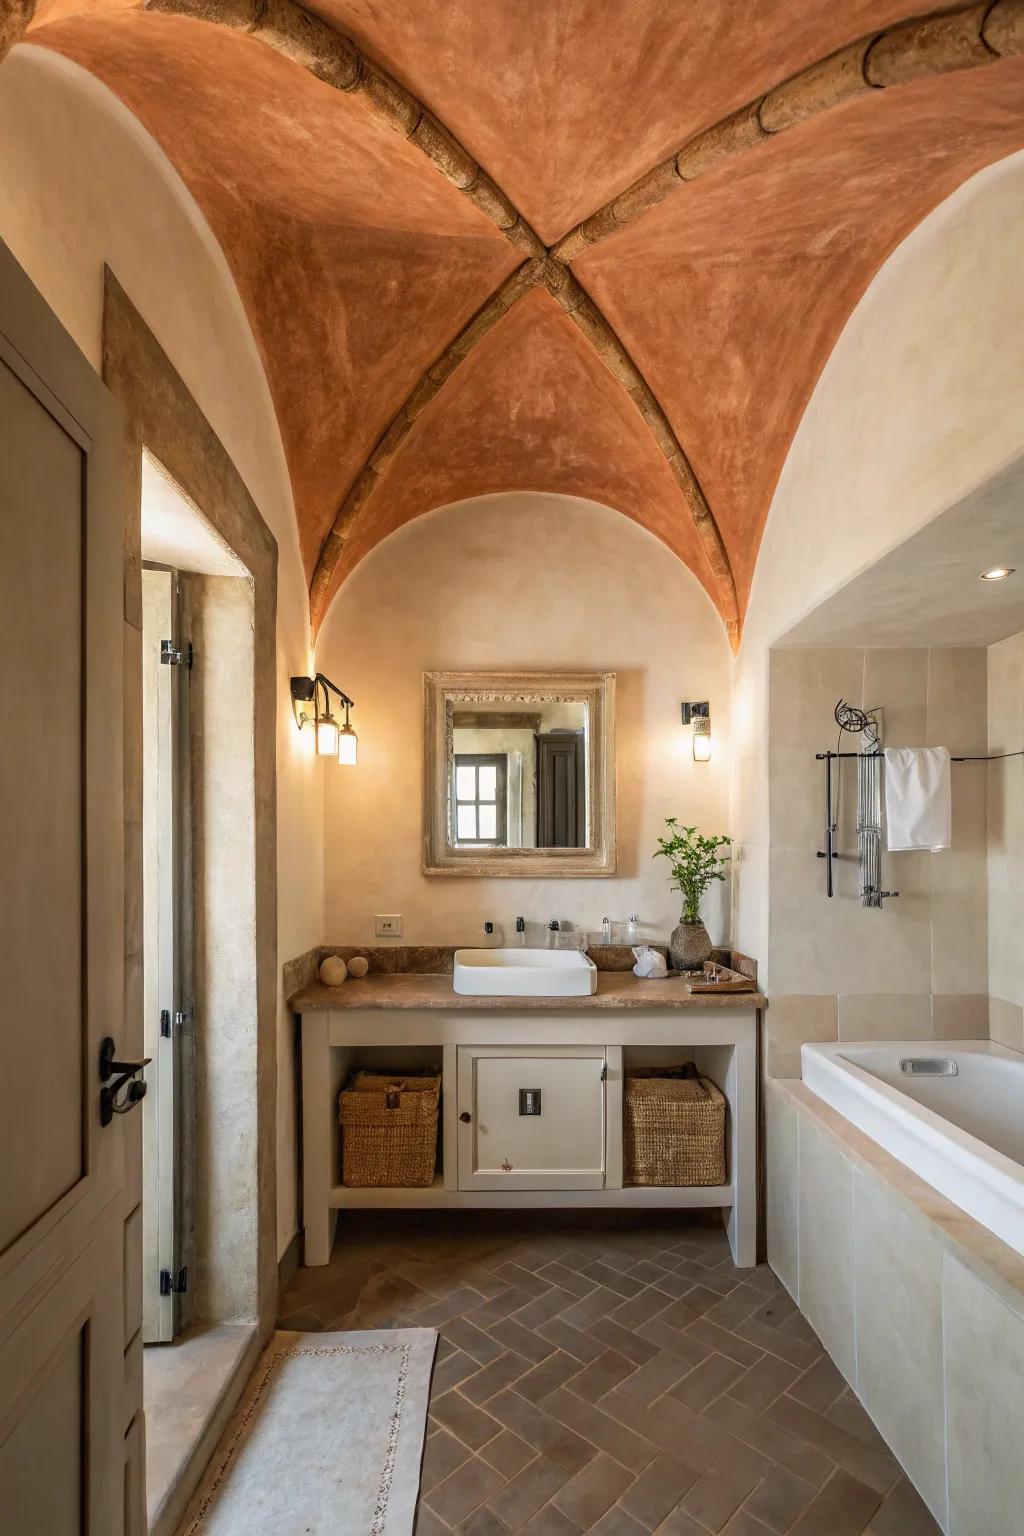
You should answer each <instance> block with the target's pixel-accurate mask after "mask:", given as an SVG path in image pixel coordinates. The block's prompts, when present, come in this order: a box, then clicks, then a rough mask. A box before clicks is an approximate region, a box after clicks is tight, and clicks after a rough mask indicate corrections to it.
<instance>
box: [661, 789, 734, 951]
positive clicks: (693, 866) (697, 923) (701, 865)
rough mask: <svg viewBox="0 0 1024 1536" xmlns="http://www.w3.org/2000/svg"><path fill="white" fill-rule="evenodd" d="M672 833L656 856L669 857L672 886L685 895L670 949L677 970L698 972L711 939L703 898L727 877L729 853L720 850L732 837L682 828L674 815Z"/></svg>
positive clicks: (668, 820)
mask: <svg viewBox="0 0 1024 1536" xmlns="http://www.w3.org/2000/svg"><path fill="white" fill-rule="evenodd" d="M665 825H666V827H668V832H669V835H668V836H667V837H659V838H658V848H657V851H656V852H655V853H654V855H653V857H654V858H656V859H668V860H669V861H670V867H671V870H672V878H671V880H670V882H669V883H670V885H671V886H672V887H673V888H674V889H675V890H677V891H678V892H679V893H680V895H681V896H682V898H683V909H682V913H681V915H680V918H679V923H678V925H677V926H676V927H675V928H673V930H672V937H671V938H670V939H669V945H668V952H669V957H670V959H671V961H672V964H673V965H674V966H675V968H676V970H677V971H699V970H700V969H701V967H702V966H703V964H704V962H705V960H707V959H709V958H710V955H711V940H710V938H709V937H708V931H707V929H706V928H705V927H704V924H703V922H702V921H701V915H700V903H701V897H702V896H703V895H704V892H705V891H706V890H707V889H708V887H709V886H710V885H711V883H712V882H713V881H715V880H724V879H725V870H726V866H727V864H728V863H729V854H728V853H720V852H719V849H721V848H725V849H728V848H730V847H731V846H732V838H731V837H724V836H717V837H703V836H702V835H701V834H700V833H699V832H698V831H697V828H696V827H681V826H680V825H679V823H678V821H677V820H676V818H675V817H674V816H668V817H666V820H665Z"/></svg>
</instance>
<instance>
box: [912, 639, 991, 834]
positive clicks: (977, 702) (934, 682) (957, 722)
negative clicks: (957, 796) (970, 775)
mask: <svg viewBox="0 0 1024 1536" xmlns="http://www.w3.org/2000/svg"><path fill="white" fill-rule="evenodd" d="M987 700H988V653H987V651H986V650H985V649H984V647H981V646H979V647H977V648H975V649H970V650H969V649H966V648H965V649H961V648H958V647H950V648H949V649H936V650H933V651H930V652H929V653H928V736H927V740H926V741H925V743H924V744H925V745H926V746H929V747H948V748H949V750H950V751H951V752H953V753H960V752H985V751H986V750H987V748H986V741H987V736H988V723H987V714H988V710H987ZM965 766H966V767H967V768H968V770H970V766H971V765H969V764H967V765H965ZM974 771H975V772H977V769H975V770H974ZM982 772H984V769H983V770H982ZM954 805H955V802H954ZM955 814H956V813H955V809H954V815H955Z"/></svg>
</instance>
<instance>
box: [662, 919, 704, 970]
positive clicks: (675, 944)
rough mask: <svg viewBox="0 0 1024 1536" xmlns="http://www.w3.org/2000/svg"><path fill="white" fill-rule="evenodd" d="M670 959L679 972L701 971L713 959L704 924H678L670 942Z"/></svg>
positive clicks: (673, 930)
mask: <svg viewBox="0 0 1024 1536" xmlns="http://www.w3.org/2000/svg"><path fill="white" fill-rule="evenodd" d="M668 952H669V958H670V959H671V961H672V964H673V966H674V967H675V969H676V970H677V971H699V970H701V969H702V968H703V965H704V961H705V960H710V959H711V940H710V938H709V937H708V931H707V929H706V928H705V927H704V924H703V923H702V922H700V921H699V920H698V921H697V922H695V923H685V922H681V923H678V924H677V926H676V927H675V928H673V929H672V937H671V938H670V939H669V941H668Z"/></svg>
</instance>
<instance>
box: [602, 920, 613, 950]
mask: <svg viewBox="0 0 1024 1536" xmlns="http://www.w3.org/2000/svg"><path fill="white" fill-rule="evenodd" d="M611 941H612V920H611V918H610V917H602V919H601V943H602V944H610V943H611Z"/></svg>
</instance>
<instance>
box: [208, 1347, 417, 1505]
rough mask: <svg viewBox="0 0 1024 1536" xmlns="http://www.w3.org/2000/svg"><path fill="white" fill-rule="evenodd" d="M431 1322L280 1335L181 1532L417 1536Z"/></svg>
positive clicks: (255, 1375)
mask: <svg viewBox="0 0 1024 1536" xmlns="http://www.w3.org/2000/svg"><path fill="white" fill-rule="evenodd" d="M436 1346H437V1334H436V1333H435V1332H434V1330H433V1329H431V1328H396V1329H381V1330H372V1331H367V1332H365V1333H278V1334H275V1335H274V1338H273V1341H272V1342H271V1344H270V1346H269V1347H268V1349H267V1351H266V1353H265V1354H264V1355H263V1357H262V1359H261V1360H260V1363H259V1365H258V1366H257V1367H256V1370H255V1371H254V1373H253V1376H252V1379H251V1380H250V1382H249V1384H248V1386H247V1387H246V1390H245V1393H244V1395H243V1397H242V1401H241V1403H240V1405H239V1408H238V1411H237V1412H236V1414H235V1416H234V1418H233V1420H232V1422H231V1424H230V1425H229V1427H228V1430H227V1433H226V1435H225V1437H224V1439H223V1441H222V1442H221V1445H220V1447H219V1448H218V1450H217V1452H216V1454H215V1456H214V1458H213V1461H212V1463H211V1466H210V1470H209V1472H208V1473H207V1477H206V1480H205V1483H204V1486H203V1488H202V1489H201V1490H200V1492H199V1494H198V1495H197V1497H196V1501H195V1503H194V1504H193V1507H192V1509H191V1510H190V1512H189V1516H188V1518H187V1519H186V1521H185V1524H184V1526H183V1528H182V1536H412V1529H413V1524H414V1521H415V1515H416V1497H417V1494H418V1492H419V1483H420V1462H421V1460H422V1456H423V1436H424V1433H425V1429H426V1421H427V1399H428V1396H429V1392H430V1372H431V1366H432V1364H433V1359H434V1350H435V1348H436Z"/></svg>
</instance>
